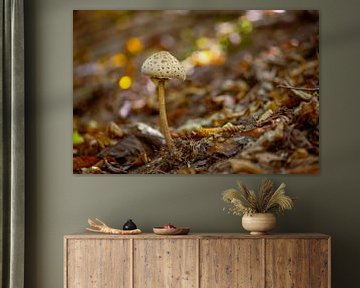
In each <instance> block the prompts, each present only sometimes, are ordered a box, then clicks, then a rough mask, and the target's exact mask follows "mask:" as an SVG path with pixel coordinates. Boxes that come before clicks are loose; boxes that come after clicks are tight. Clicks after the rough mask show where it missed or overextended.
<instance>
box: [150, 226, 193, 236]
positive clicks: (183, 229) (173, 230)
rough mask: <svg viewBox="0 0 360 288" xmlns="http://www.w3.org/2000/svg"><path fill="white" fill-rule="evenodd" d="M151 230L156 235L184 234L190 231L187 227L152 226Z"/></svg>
mask: <svg viewBox="0 0 360 288" xmlns="http://www.w3.org/2000/svg"><path fill="white" fill-rule="evenodd" d="M153 231H154V233H155V234H157V235H186V234H188V233H189V232H190V228H189V227H177V228H163V227H154V228H153Z"/></svg>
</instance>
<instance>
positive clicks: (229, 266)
mask: <svg viewBox="0 0 360 288" xmlns="http://www.w3.org/2000/svg"><path fill="white" fill-rule="evenodd" d="M262 250H263V247H262V240H261V239H255V240H251V239H209V240H207V239H206V240H202V241H201V246H200V287H213V288H236V287H248V288H259V287H263V282H264V281H263V277H262V276H263V275H262V270H263V266H264V263H263V257H262V256H263V251H262Z"/></svg>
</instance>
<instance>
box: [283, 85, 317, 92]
mask: <svg viewBox="0 0 360 288" xmlns="http://www.w3.org/2000/svg"><path fill="white" fill-rule="evenodd" d="M277 87H279V88H286V89H294V90H302V91H319V90H320V89H319V87H314V88H307V87H295V86H290V85H278V86H277Z"/></svg>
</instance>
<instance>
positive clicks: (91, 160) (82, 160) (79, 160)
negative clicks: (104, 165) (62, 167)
mask: <svg viewBox="0 0 360 288" xmlns="http://www.w3.org/2000/svg"><path fill="white" fill-rule="evenodd" d="M98 161H99V159H98V158H97V157H94V156H78V157H74V158H73V170H74V171H76V172H78V171H80V170H81V168H89V167H91V166H93V165H95V164H96V163H97V162H98Z"/></svg>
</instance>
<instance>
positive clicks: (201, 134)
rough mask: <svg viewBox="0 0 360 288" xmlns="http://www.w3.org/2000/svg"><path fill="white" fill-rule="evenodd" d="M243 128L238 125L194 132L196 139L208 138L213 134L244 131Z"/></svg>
mask: <svg viewBox="0 0 360 288" xmlns="http://www.w3.org/2000/svg"><path fill="white" fill-rule="evenodd" d="M244 129H245V126H243V125H238V126H232V127H215V128H200V129H198V130H196V131H195V133H196V136H198V137H208V136H212V135H215V134H224V133H236V132H241V131H244Z"/></svg>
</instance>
